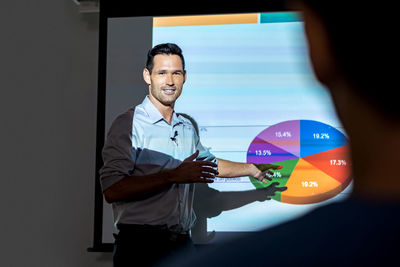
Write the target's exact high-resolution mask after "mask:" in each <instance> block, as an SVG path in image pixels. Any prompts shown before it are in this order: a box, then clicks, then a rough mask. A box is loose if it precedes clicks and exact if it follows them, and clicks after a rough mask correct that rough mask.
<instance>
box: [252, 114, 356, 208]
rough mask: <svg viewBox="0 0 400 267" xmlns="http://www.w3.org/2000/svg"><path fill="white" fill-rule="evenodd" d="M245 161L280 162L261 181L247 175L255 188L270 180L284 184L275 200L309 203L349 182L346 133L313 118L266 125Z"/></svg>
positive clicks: (332, 193)
mask: <svg viewBox="0 0 400 267" xmlns="http://www.w3.org/2000/svg"><path fill="white" fill-rule="evenodd" d="M247 162H248V163H256V164H266V163H270V164H276V165H282V169H279V170H275V171H274V174H273V175H271V176H270V177H271V178H272V181H271V182H269V183H267V184H264V183H262V182H260V181H258V180H257V179H255V178H253V177H250V180H251V182H252V184H253V185H254V186H255V187H256V188H265V187H268V186H270V184H271V183H272V182H277V183H279V184H278V185H277V186H278V187H282V186H286V187H287V190H286V191H283V192H276V193H275V196H273V197H272V198H273V199H274V200H277V201H280V202H284V203H290V204H311V203H317V202H321V201H324V200H327V199H329V198H332V197H334V196H336V195H337V194H339V193H340V192H342V191H343V190H344V189H345V188H346V187H347V186H348V185H349V184H350V182H351V179H352V178H351V175H350V164H351V162H350V158H349V148H348V141H347V138H346V136H345V135H344V134H343V133H342V132H340V131H339V130H337V129H336V128H335V127H332V126H330V125H327V124H325V123H322V122H318V121H312V120H291V121H284V122H281V123H278V124H275V125H272V126H269V127H268V128H266V129H265V130H263V131H262V132H261V133H259V134H258V135H257V136H256V137H255V138H254V139H253V141H252V142H251V144H250V146H249V148H248V150H247Z"/></svg>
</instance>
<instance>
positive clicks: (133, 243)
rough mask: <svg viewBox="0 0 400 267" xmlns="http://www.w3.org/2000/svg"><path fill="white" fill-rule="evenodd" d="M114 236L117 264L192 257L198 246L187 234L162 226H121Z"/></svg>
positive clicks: (124, 266)
mask: <svg viewBox="0 0 400 267" xmlns="http://www.w3.org/2000/svg"><path fill="white" fill-rule="evenodd" d="M118 229H119V233H118V234H117V235H114V236H115V243H114V254H113V262H114V267H133V266H153V265H155V264H160V263H163V261H168V260H171V259H174V258H177V257H185V256H187V257H190V255H192V253H194V252H195V247H194V245H193V242H192V240H191V238H190V236H189V235H188V234H176V233H172V232H170V231H168V230H167V229H164V228H161V227H154V226H148V225H119V226H118Z"/></svg>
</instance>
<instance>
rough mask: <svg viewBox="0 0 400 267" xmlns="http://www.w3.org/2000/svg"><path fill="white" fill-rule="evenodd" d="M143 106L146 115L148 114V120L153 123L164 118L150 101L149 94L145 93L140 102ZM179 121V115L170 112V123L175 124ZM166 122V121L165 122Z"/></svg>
mask: <svg viewBox="0 0 400 267" xmlns="http://www.w3.org/2000/svg"><path fill="white" fill-rule="evenodd" d="M142 105H143V108H144V110H145V111H146V113H147V115H148V116H149V120H150V121H151V122H152V123H153V124H154V123H157V122H159V121H160V120H164V121H165V122H167V121H166V120H165V118H164V117H163V115H161V113H160V111H159V110H158V109H157V108H156V107H155V106H154V104H153V103H152V102H151V101H150V99H149V96H148V95H147V96H146V97H145V99H144V100H143V102H142ZM178 122H181V120H180V118H179V116H178V115H177V114H176V112H175V111H174V113H173V114H172V122H171V124H172V125H175V124H176V123H178ZM167 123H168V122H167Z"/></svg>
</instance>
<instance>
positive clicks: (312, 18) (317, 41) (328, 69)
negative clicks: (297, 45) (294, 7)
mask: <svg viewBox="0 0 400 267" xmlns="http://www.w3.org/2000/svg"><path fill="white" fill-rule="evenodd" d="M298 7H299V9H300V11H301V12H302V16H303V20H304V28H305V33H306V36H307V41H308V48H309V53H310V59H311V63H312V66H313V69H314V73H315V75H316V77H317V79H318V80H319V81H320V82H321V83H322V84H324V85H326V86H329V84H330V83H332V82H334V81H335V80H336V79H337V75H338V68H337V62H336V60H335V56H334V54H333V50H332V44H331V40H330V37H329V34H328V32H327V30H326V25H325V23H324V22H323V20H322V18H321V17H320V16H319V15H318V14H317V13H316V12H315V11H314V10H312V9H311V8H310V7H308V6H307V5H306V4H304V3H302V2H301V1H300V4H299V6H298Z"/></svg>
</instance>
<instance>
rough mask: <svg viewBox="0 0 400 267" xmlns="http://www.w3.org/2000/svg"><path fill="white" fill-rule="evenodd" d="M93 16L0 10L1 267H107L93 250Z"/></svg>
mask: <svg viewBox="0 0 400 267" xmlns="http://www.w3.org/2000/svg"><path fill="white" fill-rule="evenodd" d="M98 26H99V25H98V14H80V13H79V12H78V8H77V7H76V6H75V4H74V3H73V1H72V0H36V1H29V0H18V1H8V0H7V1H1V2H0V162H1V163H0V181H1V184H0V210H1V213H0V214H1V217H0V266H4V267H8V266H24V267H25V266H41V267H44V266H51V267H54V266H57V267H61V266H85V267H90V266H111V264H112V262H111V254H110V253H104V254H102V253H89V252H86V249H87V247H90V246H91V244H92V232H93V207H94V190H93V189H94V172H95V136H96V101H97V100H96V97H97V57H98Z"/></svg>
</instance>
